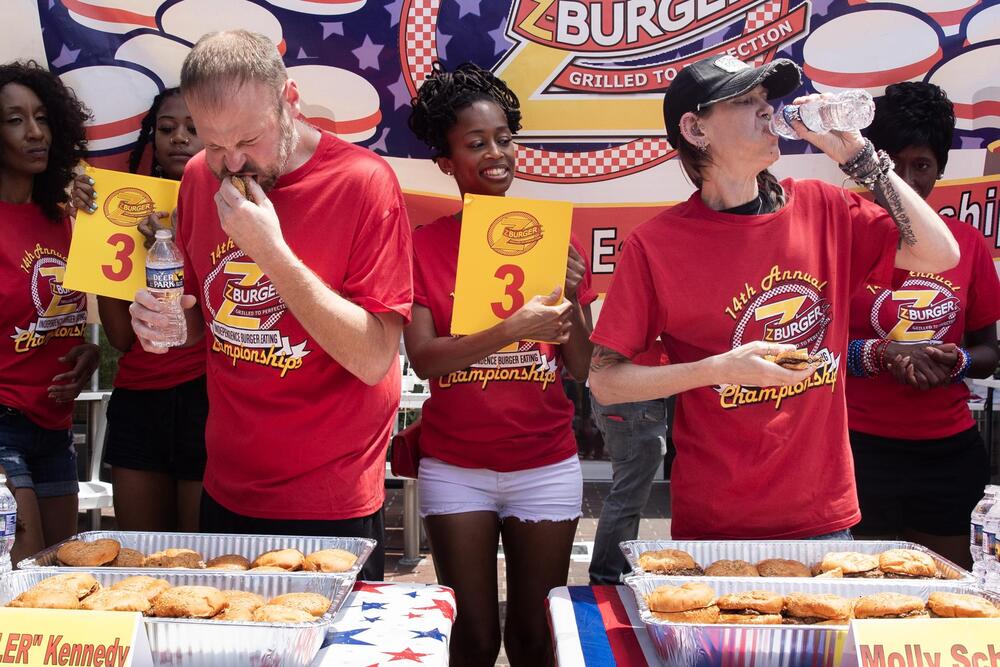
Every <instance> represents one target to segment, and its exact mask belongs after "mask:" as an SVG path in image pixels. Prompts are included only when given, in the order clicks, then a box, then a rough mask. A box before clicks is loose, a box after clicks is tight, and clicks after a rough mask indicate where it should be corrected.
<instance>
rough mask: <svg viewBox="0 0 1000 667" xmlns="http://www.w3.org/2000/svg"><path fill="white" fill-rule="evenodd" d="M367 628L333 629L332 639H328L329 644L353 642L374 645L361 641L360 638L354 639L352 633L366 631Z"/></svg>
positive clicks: (361, 644)
mask: <svg viewBox="0 0 1000 667" xmlns="http://www.w3.org/2000/svg"><path fill="white" fill-rule="evenodd" d="M367 630H368V628H358V629H357V630H334V631H333V639H332V640H330V641H329V643H330V644H355V645H360V646H374V644H372V643H371V642H363V641H361V640H360V639H355V638H354V635H356V634H358V633H361V632H366V631H367Z"/></svg>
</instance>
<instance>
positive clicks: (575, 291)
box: [404, 64, 595, 667]
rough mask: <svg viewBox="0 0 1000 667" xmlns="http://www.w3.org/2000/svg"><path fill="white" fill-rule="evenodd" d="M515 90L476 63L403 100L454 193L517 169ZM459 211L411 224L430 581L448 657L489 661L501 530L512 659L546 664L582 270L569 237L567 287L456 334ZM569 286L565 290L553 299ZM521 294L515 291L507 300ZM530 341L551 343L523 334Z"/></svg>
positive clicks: (574, 464)
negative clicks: (444, 598)
mask: <svg viewBox="0 0 1000 667" xmlns="http://www.w3.org/2000/svg"><path fill="white" fill-rule="evenodd" d="M520 121H521V113H520V108H519V103H518V100H517V97H516V96H515V95H514V93H513V92H511V91H510V89H509V88H508V87H507V86H506V84H504V82H503V81H501V80H499V79H497V78H496V77H494V76H493V75H492V74H491V73H489V72H487V71H485V70H482V69H480V68H479V67H477V66H475V65H472V64H465V65H461V66H459V67H458V68H457V69H456V70H455V71H454V72H445V71H443V70H442V69H441V68H440V67H439V66H436V67H435V69H434V71H433V72H432V74H431V75H430V76H429V77H428V78H427V80H426V81H424V83H423V86H422V87H421V88H420V91H419V93H418V95H417V97H416V98H415V99H414V100H413V111H412V114H411V116H410V127H411V128H412V129H413V131H414V133H415V134H416V135H417V137H419V138H420V139H421V140H423V141H424V142H425V143H427V144H428V145H429V146H430V147H431V149H432V150H433V151H434V153H435V156H434V160H435V162H436V163H437V165H438V167H439V168H440V169H441V170H442V171H443V172H444V173H446V174H448V175H453V176H454V177H455V181H456V183H457V184H458V189H459V191H460V192H461V194H462V195H463V197H464V196H465V195H466V194H472V195H493V196H503V195H504V194H505V193H506V192H507V189H508V188H509V187H510V185H511V182H512V181H513V178H514V166H515V159H516V156H517V147H516V145H515V144H514V141H513V136H514V134H515V133H516V132H517V131H518V130H519V129H520V127H521V122H520ZM461 225H462V221H461V213H458V214H456V215H454V216H446V217H443V218H440V219H438V220H436V221H435V222H433V223H431V224H429V225H426V226H424V227H422V228H420V229H418V230H417V231H416V232H414V235H413V247H414V276H413V282H414V305H413V321H412V323H411V324H410V325H409V326H408V327H407V328H406V330H405V331H404V337H405V341H406V350H407V354H408V355H409V358H410V362H411V363H412V364H413V368H414V369H415V370H416V372H417V374H418V375H419V376H420V377H424V378H428V377H429V378H432V381H431V397H430V398H429V399H428V400H427V402H426V403H425V404H424V410H423V417H422V430H421V434H420V451H421V454H422V455H423V458H422V459H421V461H420V472H419V478H418V484H419V489H420V504H421V508H420V510H421V516H423V517H424V519H425V522H426V526H427V532H428V535H429V537H430V542H431V549H432V551H433V554H434V565H435V568H436V570H437V575H438V580H439V581H440V582H441V583H442V584H444V585H447V586H451V587H452V588H454V589H455V595H456V599H457V602H458V608H459V610H460V611H459V614H458V620H457V621H456V623H455V626H454V629H453V633H452V638H451V661H452V663H451V664H453V665H458V666H462V665H493V663H494V662H495V661H496V657H497V654H498V652H499V650H500V621H499V610H498V606H497V602H496V600H497V598H498V594H497V578H496V553H497V545H498V541H499V539H500V538H501V537H502V538H503V545H504V554H505V558H506V564H507V591H508V595H507V599H508V605H507V616H506V618H507V620H506V624H505V631H504V633H503V637H504V644H505V647H506V651H507V656H508V658H509V659H510V663H511V665H514V666H515V667H516V666H518V665H532V666H534V665H546V664H550V663H551V662H552V649H551V644H550V642H551V640H550V637H549V631H548V626H547V624H546V620H545V596H546V595H547V594H548V592H549V590H550V589H552V588H554V587H556V586H561V585H564V584H565V583H566V576H567V572H568V569H569V556H570V549H571V547H572V544H573V536H574V534H575V533H576V524H577V520H578V519H579V517H580V506H581V494H582V479H581V474H580V463H579V460H578V459H577V456H576V451H577V449H576V441H575V438H574V436H573V429H572V419H573V405H572V404H571V403H570V401H569V400H568V399H567V398H566V395H565V393H564V392H563V389H562V382H561V377H560V376H561V371H562V368H563V367H564V366H565V368H566V369H567V370H568V371H569V372H570V374H572V375H573V377H574V378H575V379H577V380H578V381H582V380H584V379H586V377H587V365H588V363H589V355H590V342H589V341H588V335H589V333H590V306H589V304H590V302H591V301H593V299H594V296H595V295H594V293H593V292H592V290H591V288H590V274H589V272H588V270H587V266H586V262H585V261H584V259H583V256H584V252H583V250H582V248H581V247H579V246H576V245H575V242H574V243H571V246H570V250H569V260H568V264H567V268H566V282H565V286H561V285H560V286H553V287H554V289H553V290H552V292H551V293H550V294H547V295H544V296H542V295H538V296H533V297H531V298H527V297H529V296H530V295H522V296H523V297H524V298H523V300H522V301H521V302H522V303H523V305H522V306H521V307H520V308H519V309H518V310H516V311H515V312H514V313H513V314H511V315H510V316H509V317H508V318H507V319H505V320H504V321H503V322H501V323H500V324H497V325H496V326H493V327H491V328H489V329H487V330H485V331H482V332H479V333H475V334H471V335H468V336H461V337H452V336H449V335H448V332H449V331H451V319H452V303H453V298H452V295H453V293H454V291H455V276H456V270H457V264H458V248H459V237H460V233H461ZM564 294H565V297H566V299H565V300H564V299H563V295H564ZM515 302H516V301H515ZM536 340H546V341H556V343H557V344H553V343H537V342H531V341H536Z"/></svg>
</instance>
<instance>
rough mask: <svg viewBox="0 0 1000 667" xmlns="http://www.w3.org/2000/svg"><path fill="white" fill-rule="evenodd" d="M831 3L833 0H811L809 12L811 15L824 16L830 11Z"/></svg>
mask: <svg viewBox="0 0 1000 667" xmlns="http://www.w3.org/2000/svg"><path fill="white" fill-rule="evenodd" d="M832 4H833V0H813V3H812V12H811V13H812V15H813V16H824V15H825V14H826V13H827V12H828V11H830V5H832Z"/></svg>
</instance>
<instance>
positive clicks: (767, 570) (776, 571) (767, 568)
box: [757, 558, 812, 577]
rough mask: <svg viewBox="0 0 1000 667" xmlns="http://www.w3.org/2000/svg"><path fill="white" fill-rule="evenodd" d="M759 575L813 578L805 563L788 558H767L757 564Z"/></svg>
mask: <svg viewBox="0 0 1000 667" xmlns="http://www.w3.org/2000/svg"><path fill="white" fill-rule="evenodd" d="M757 573H758V574H759V575H760V576H762V577H811V576H812V572H810V571H809V568H808V567H806V566H805V565H804V564H803V563H800V562H799V561H797V560H789V559H787V558H767V559H765V560H762V561H760V562H759V563H757Z"/></svg>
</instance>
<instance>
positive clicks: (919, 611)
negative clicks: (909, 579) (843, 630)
mask: <svg viewBox="0 0 1000 667" xmlns="http://www.w3.org/2000/svg"><path fill="white" fill-rule="evenodd" d="M928 617H929V615H928V614H927V609H926V608H925V605H924V601H923V598H918V597H917V596H915V595H903V594H902V593H876V594H875V595H866V596H864V597H861V598H858V599H857V600H855V602H854V618H928Z"/></svg>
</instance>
